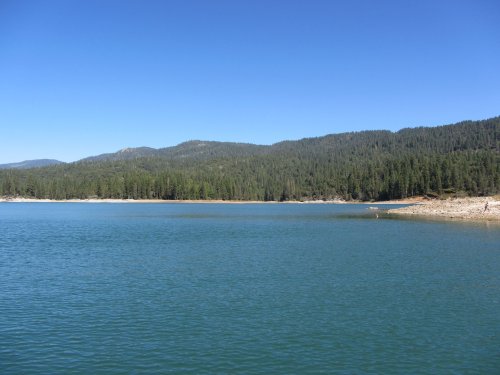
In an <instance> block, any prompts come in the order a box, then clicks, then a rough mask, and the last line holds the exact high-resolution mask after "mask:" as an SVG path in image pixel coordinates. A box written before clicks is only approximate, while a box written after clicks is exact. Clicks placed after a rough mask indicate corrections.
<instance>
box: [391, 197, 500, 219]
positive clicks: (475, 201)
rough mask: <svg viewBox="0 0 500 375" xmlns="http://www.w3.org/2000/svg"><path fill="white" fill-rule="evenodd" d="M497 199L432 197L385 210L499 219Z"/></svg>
mask: <svg viewBox="0 0 500 375" xmlns="http://www.w3.org/2000/svg"><path fill="white" fill-rule="evenodd" d="M497 199H498V198H497ZM497 199H495V197H477V198H454V199H447V200H439V199H434V200H429V201H422V202H420V203H419V204H416V205H412V206H408V207H403V208H397V209H391V210H388V211H387V212H388V213H389V214H396V215H419V216H437V217H443V218H451V219H462V220H489V221H500V201H499V200H497Z"/></svg>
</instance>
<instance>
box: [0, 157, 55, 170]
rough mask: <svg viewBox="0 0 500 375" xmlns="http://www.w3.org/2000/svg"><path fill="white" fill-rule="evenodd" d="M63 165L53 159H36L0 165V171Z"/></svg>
mask: <svg viewBox="0 0 500 375" xmlns="http://www.w3.org/2000/svg"><path fill="white" fill-rule="evenodd" d="M57 164H64V162H62V161H59V160H55V159H36V160H25V161H21V162H18V163H7V164H0V169H30V168H43V167H48V166H51V165H57Z"/></svg>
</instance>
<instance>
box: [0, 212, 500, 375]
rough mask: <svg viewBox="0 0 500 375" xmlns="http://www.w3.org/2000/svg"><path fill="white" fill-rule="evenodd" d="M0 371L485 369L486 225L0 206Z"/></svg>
mask: <svg viewBox="0 0 500 375" xmlns="http://www.w3.org/2000/svg"><path fill="white" fill-rule="evenodd" d="M0 373H1V374H89V373H90V374H125V373H130V374H159V373H162V374H163V373H186V374H203V373H227V374H234V373H242V374H292V373H297V374H317V373H336V374H409V373H418V374H462V373H467V374H498V373H500V228H499V227H498V226H494V225H491V224H490V225H487V224H465V223H460V222H443V221H418V220H404V219H400V218H397V219H388V218H385V216H384V215H382V214H380V218H379V219H375V218H374V214H373V213H372V212H369V211H368V210H366V206H356V205H286V204H285V205H278V204H277V205H215V204H210V205H203V204H74V203H73V204H64V203H61V204H59V203H53V204H43V203H31V204H22V203H4V204H0Z"/></svg>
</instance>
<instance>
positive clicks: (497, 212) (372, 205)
mask: <svg viewBox="0 0 500 375" xmlns="http://www.w3.org/2000/svg"><path fill="white" fill-rule="evenodd" d="M0 203H89V204H103V203H105V204H123V203H126V204H240V205H241V204H251V205H255V204H305V205H315V204H321V205H323V204H333V205H338V204H356V205H365V206H368V207H367V208H366V209H367V210H369V209H373V210H378V209H379V207H378V206H380V205H405V207H400V208H390V209H386V210H383V211H384V212H385V213H387V214H388V215H391V216H392V215H394V216H398V215H399V216H406V217H409V218H411V217H414V218H417V217H418V218H422V219H425V218H428V219H454V220H460V221H490V222H492V221H493V222H500V197H499V196H498V195H497V196H495V197H473V198H449V199H446V200H441V199H429V198H425V197H412V198H406V199H399V200H389V201H376V202H363V201H345V200H341V199H335V200H326V201H323V200H305V201H286V202H277V201H267V202H264V201H241V200H219V199H213V200H201V199H200V200H162V199H95V198H94V199H64V200H55V199H34V198H21V197H16V198H11V197H0ZM486 204H487V206H486ZM485 207H487V208H486V209H485Z"/></svg>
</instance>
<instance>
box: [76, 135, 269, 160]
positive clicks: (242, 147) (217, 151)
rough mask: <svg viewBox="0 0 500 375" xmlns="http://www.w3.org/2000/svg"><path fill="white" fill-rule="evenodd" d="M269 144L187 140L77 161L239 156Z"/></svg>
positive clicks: (246, 154)
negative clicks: (175, 143)
mask: <svg viewBox="0 0 500 375" xmlns="http://www.w3.org/2000/svg"><path fill="white" fill-rule="evenodd" d="M268 148H269V146H261V145H255V144H251V143H236V142H217V141H199V140H193V141H187V142H183V143H180V144H178V145H176V146H171V147H163V148H158V149H155V148H151V147H136V148H133V147H132V148H130V147H129V148H124V149H121V150H119V151H117V152H113V153H106V154H101V155H96V156H90V157H87V158H84V159H81V160H79V161H78V163H86V162H105V161H121V160H132V159H140V158H148V157H149V158H164V159H171V160H182V159H187V158H189V159H197V160H206V159H210V158H213V157H241V156H250V155H256V154H260V153H264V152H265V150H267V149H268Z"/></svg>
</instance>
